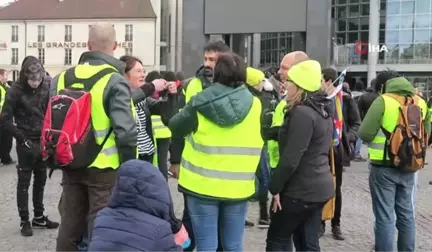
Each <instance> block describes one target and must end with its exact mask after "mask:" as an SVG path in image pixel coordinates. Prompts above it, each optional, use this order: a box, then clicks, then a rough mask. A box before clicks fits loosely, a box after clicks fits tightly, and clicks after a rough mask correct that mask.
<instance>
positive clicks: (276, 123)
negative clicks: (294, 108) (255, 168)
mask: <svg viewBox="0 0 432 252" xmlns="http://www.w3.org/2000/svg"><path fill="white" fill-rule="evenodd" d="M286 104H287V102H286V101H285V100H281V101H280V102H279V103H278V105H277V106H276V108H275V111H274V114H273V119H272V125H271V126H272V127H280V126H282V124H283V122H284V115H285V110H284V109H285V106H286ZM267 151H268V154H269V163H270V167H271V168H273V169H274V168H276V166H277V164H278V163H279V143H278V141H275V140H269V141H267Z"/></svg>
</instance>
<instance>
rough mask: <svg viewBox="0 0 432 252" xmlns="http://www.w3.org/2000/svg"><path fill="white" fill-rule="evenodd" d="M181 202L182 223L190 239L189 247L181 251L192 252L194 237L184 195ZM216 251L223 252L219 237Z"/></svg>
mask: <svg viewBox="0 0 432 252" xmlns="http://www.w3.org/2000/svg"><path fill="white" fill-rule="evenodd" d="M183 202H184V210H183V218H182V222H183V225H184V226H185V228H186V231H187V232H188V234H189V238H190V239H191V244H190V246H189V247H188V248H185V249H184V250H183V251H193V250H194V249H195V235H194V231H193V227H192V221H191V218H190V216H189V209H188V204H187V200H186V196H185V195H183ZM216 251H223V248H222V242H221V239H220V235H219V236H218V248H217V250H216Z"/></svg>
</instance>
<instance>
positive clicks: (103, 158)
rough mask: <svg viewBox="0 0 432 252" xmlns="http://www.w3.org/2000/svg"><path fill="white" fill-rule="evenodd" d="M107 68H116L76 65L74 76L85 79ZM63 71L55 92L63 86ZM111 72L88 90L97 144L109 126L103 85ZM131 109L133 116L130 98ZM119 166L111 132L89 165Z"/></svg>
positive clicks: (101, 166) (134, 113)
mask: <svg viewBox="0 0 432 252" xmlns="http://www.w3.org/2000/svg"><path fill="white" fill-rule="evenodd" d="M107 68H112V69H114V70H116V69H115V68H114V67H112V66H110V65H108V64H104V65H99V66H92V65H88V64H85V65H78V66H76V67H75V69H74V73H75V77H76V78H78V79H84V80H87V79H90V78H91V77H93V76H95V75H96V74H98V73H99V72H101V71H103V70H105V69H107ZM116 71H117V70H116ZM65 73H66V71H65V72H63V73H61V74H60V76H59V79H58V84H57V93H59V92H60V91H61V90H62V89H64V88H65ZM112 74H113V73H109V74H106V75H105V76H103V77H102V78H100V79H99V80H98V81H97V82H96V83H94V85H93V87H92V88H91V90H90V95H91V99H92V104H91V115H92V117H91V118H92V124H93V131H94V134H95V136H96V143H97V144H102V142H103V140H104V139H105V137H106V136H107V134H108V133H109V129H110V128H111V122H110V119H109V117H108V116H107V114H106V112H105V108H104V99H103V94H104V90H105V87H106V86H107V84H108V82H109V80H110V78H111V76H112ZM71 86H72V87H76V88H83V87H84V84H83V83H74V84H72V85H71ZM131 110H132V115H133V116H134V117H135V116H136V111H135V107H134V105H133V102H132V100H131ZM137 154H138V152H137ZM119 166H120V156H119V154H118V150H117V146H116V142H115V136H114V133H113V132H111V134H110V135H109V137H108V139H107V141H106V142H105V145H104V146H103V148H102V150H101V152H100V153H99V155H98V156H97V157H96V159H95V160H94V162H93V163H92V164H91V165H90V166H89V167H92V168H98V169H106V168H112V169H117V168H118V167H119Z"/></svg>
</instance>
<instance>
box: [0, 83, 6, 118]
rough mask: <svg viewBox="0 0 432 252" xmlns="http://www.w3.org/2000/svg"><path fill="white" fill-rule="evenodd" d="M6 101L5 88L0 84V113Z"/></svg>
mask: <svg viewBox="0 0 432 252" xmlns="http://www.w3.org/2000/svg"><path fill="white" fill-rule="evenodd" d="M5 100H6V88H5V87H4V86H3V85H2V84H0V112H1V110H2V109H3V105H4V103H5Z"/></svg>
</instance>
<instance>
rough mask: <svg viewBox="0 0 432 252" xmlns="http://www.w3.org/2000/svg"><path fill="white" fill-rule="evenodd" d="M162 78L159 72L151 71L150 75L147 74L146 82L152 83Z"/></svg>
mask: <svg viewBox="0 0 432 252" xmlns="http://www.w3.org/2000/svg"><path fill="white" fill-rule="evenodd" d="M160 78H162V76H161V74H160V73H159V72H158V71H151V72H150V73H148V74H147V76H146V78H145V82H147V83H150V82H152V81H154V80H156V79H160Z"/></svg>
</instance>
